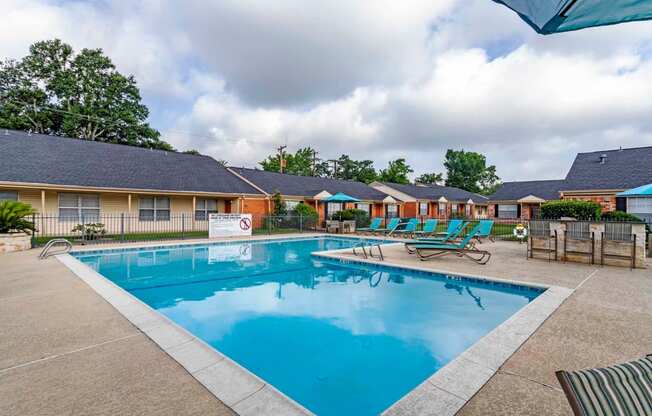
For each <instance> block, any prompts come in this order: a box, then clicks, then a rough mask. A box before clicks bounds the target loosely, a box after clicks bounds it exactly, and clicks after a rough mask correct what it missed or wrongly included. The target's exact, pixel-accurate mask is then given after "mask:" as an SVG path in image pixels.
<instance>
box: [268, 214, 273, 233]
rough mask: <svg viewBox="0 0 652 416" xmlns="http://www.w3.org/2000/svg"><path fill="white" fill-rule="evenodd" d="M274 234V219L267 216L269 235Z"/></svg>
mask: <svg viewBox="0 0 652 416" xmlns="http://www.w3.org/2000/svg"><path fill="white" fill-rule="evenodd" d="M271 233H272V217H271V216H267V235H270V234H271Z"/></svg>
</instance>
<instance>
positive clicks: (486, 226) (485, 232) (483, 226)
mask: <svg viewBox="0 0 652 416" xmlns="http://www.w3.org/2000/svg"><path fill="white" fill-rule="evenodd" d="M493 228H494V221H493V220H480V231H478V235H477V236H476V237H475V238H476V240H478V242H480V243H481V242H482V239H483V238H488V239H489V240H491V241H492V242H494V241H495V240H494V237H493V236H492V235H491V230H492V229H493Z"/></svg>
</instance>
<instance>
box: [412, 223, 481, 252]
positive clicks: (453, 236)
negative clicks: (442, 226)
mask: <svg viewBox="0 0 652 416" xmlns="http://www.w3.org/2000/svg"><path fill="white" fill-rule="evenodd" d="M467 225H469V223H468V222H463V223H462V224H461V226H459V227H457V228H455V229H453V231H452V232H451V233H449V234H446V235H445V236H444V237H427V238H418V239H416V240H415V241H414V242H409V243H405V249H406V250H407V251H408V253H410V254H413V253H414V251H415V250H414V247H413V246H414V245H415V244H419V243H426V244H428V243H432V244H444V243H450V242H453V241H455V240H457V239H458V238H459V237H460V235H462V233H463V232H464V230H465V229H466V226H467ZM448 228H449V229H452V227H451V226H450V225H449V227H448Z"/></svg>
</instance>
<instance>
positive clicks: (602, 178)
mask: <svg viewBox="0 0 652 416" xmlns="http://www.w3.org/2000/svg"><path fill="white" fill-rule="evenodd" d="M602 155H605V156H606V159H605V161H604V163H600V157H601V156H602ZM648 183H652V147H639V148H631V149H622V150H621V149H617V150H603V151H598V152H590V153H578V154H577V156H576V157H575V161H574V162H573V166H571V169H570V171H569V172H568V175H566V185H564V189H567V190H574V191H577V190H594V189H630V188H636V187H638V186H642V185H645V184H648Z"/></svg>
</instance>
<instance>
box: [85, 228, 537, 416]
mask: <svg viewBox="0 0 652 416" xmlns="http://www.w3.org/2000/svg"><path fill="white" fill-rule="evenodd" d="M357 241H359V240H356V239H352V238H331V237H319V238H308V239H287V240H275V241H265V242H247V243H220V244H213V245H190V246H175V247H159V248H148V249H120V250H107V251H102V252H91V253H73V255H75V256H76V257H77V258H78V259H79V260H81V261H82V262H84V263H86V264H88V265H89V266H91V267H93V268H94V269H95V270H97V271H98V272H99V273H101V274H102V275H104V276H105V277H107V278H108V279H110V280H112V281H113V282H115V283H116V284H118V285H119V286H121V287H122V288H124V289H126V290H128V291H129V292H131V293H132V294H133V295H135V296H136V297H138V298H139V299H141V300H142V301H143V302H145V303H147V304H148V305H150V306H151V307H153V308H154V309H157V310H158V311H159V312H160V313H162V314H164V315H166V316H167V317H168V318H170V319H172V320H173V321H174V322H176V323H177V324H179V325H181V326H183V327H184V328H186V329H187V330H189V331H190V332H192V333H193V334H195V335H196V336H198V337H199V338H201V339H203V340H204V341H206V342H207V343H208V344H210V345H212V346H213V347H215V348H216V349H218V350H219V351H221V352H222V353H224V354H226V355H228V356H229V357H230V358H232V359H233V360H235V361H236V362H238V363H239V364H241V365H242V366H244V367H246V368H247V369H249V370H250V371H252V372H253V373H255V374H256V375H258V376H259V377H262V378H263V379H264V380H266V381H267V382H269V383H271V384H272V385H274V386H275V387H276V388H278V389H279V390H281V391H282V392H283V393H285V394H286V395H288V396H290V397H291V398H293V399H294V400H296V401H297V402H299V403H301V404H302V405H303V406H305V407H306V408H308V409H309V410H311V411H312V412H314V413H316V414H318V415H339V416H343V415H375V414H378V413H380V412H382V411H383V410H384V409H386V408H387V407H389V406H390V405H391V404H392V403H394V402H395V401H397V400H398V399H400V398H401V397H402V396H404V395H405V394H406V393H408V392H409V391H410V390H412V389H413V388H414V387H416V386H417V385H418V384H420V383H421V382H422V381H423V380H425V379H426V378H427V377H429V376H430V375H431V374H432V373H434V372H435V371H437V369H439V368H441V367H442V366H444V365H445V364H446V363H448V362H449V361H451V360H452V359H453V358H455V357H456V356H457V355H459V354H460V353H461V352H462V351H464V350H465V349H467V348H468V347H469V346H471V345H472V344H473V343H475V342H476V341H477V340H478V339H479V338H481V337H482V336H483V335H485V334H486V333H488V332H489V331H491V330H492V329H493V328H495V327H496V326H498V325H499V324H500V323H502V322H503V321H505V320H506V319H507V318H509V317H510V316H511V315H513V314H514V313H515V312H516V311H517V310H519V309H520V308H522V307H523V306H525V305H526V304H527V303H528V302H531V301H532V300H533V299H534V298H536V297H537V296H538V295H539V294H540V291H539V290H536V289H531V288H526V287H521V286H512V285H506V284H497V283H487V282H482V281H480V280H475V279H464V278H455V277H446V276H441V275H436V274H432V273H421V272H415V271H409V270H406V269H395V268H389V267H376V266H368V265H362V264H357V263H347V264H344V263H341V262H338V261H334V260H321V259H319V258H317V257H314V256H311V253H312V252H314V251H322V250H331V249H340V248H347V247H351V246H353V245H354V244H355V243H356V242H357ZM460 261H463V260H460Z"/></svg>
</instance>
